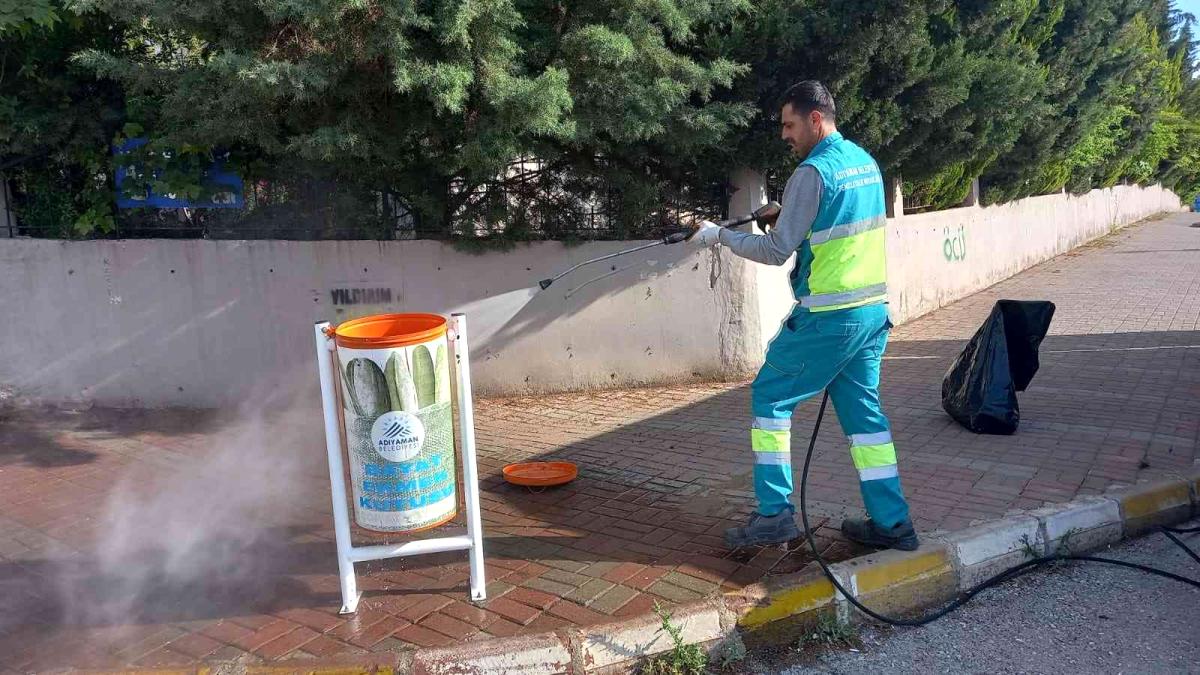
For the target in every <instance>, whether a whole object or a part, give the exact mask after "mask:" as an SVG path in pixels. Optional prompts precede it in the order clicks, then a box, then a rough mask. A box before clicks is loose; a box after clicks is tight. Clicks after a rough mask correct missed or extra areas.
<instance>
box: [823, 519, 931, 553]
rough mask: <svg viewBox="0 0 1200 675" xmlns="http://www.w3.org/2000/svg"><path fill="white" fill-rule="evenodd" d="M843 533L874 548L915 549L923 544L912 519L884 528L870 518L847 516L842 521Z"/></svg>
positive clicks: (851, 539)
mask: <svg viewBox="0 0 1200 675" xmlns="http://www.w3.org/2000/svg"><path fill="white" fill-rule="evenodd" d="M842 534H844V535H846V538H847V539H849V540H850V541H853V542H856V543H859V544H862V545H863V546H872V547H874V548H894V549H899V550H901V551H915V550H917V547H918V546H920V545H921V542H920V541H919V540H918V539H917V531H916V530H914V529H913V524H912V521H911V520H906V521H904V522H902V523H900V524H898V525H896V526H895V527H892V528H888V529H884V528H882V527H880V526H878V525H876V524H875V522H874V521H872V520H871V519H870V518H865V519H863V518H847V519H845V520H843V521H842Z"/></svg>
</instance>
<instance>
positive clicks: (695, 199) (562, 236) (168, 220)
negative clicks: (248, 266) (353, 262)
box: [0, 158, 730, 241]
mask: <svg viewBox="0 0 1200 675" xmlns="http://www.w3.org/2000/svg"><path fill="white" fill-rule="evenodd" d="M601 168H603V167H601ZM603 176H604V174H603V172H602V171H597V172H595V173H593V174H587V175H581V174H578V173H575V172H571V171H569V170H566V169H564V168H563V167H561V166H556V165H553V164H551V163H548V162H544V161H541V160H538V159H533V158H526V159H522V160H520V161H517V162H514V163H512V164H511V165H510V166H509V167H508V168H507V170H505V171H504V172H503V173H502V174H501V175H500V176H498V177H497V178H496V179H495V180H492V181H488V182H484V183H481V184H469V183H468V182H467V181H465V180H456V181H452V182H451V183H450V185H449V189H448V193H447V195H445V198H444V199H443V200H442V201H443V202H444V203H445V204H446V205H447V206H446V209H445V211H446V212H445V213H444V214H442V216H441V217H440V218H430V217H421V216H420V215H419V212H420V210H419V209H418V208H416V207H415V206H414V201H413V200H412V199H411V198H410V197H409V196H406V195H404V194H401V193H399V192H396V191H392V190H388V189H373V190H372V189H362V188H352V187H347V186H345V185H341V184H339V183H338V182H336V181H331V180H319V179H313V178H310V177H306V178H294V177H291V178H280V179H272V180H258V181H246V183H245V185H244V190H243V195H244V198H245V205H244V207H243V208H240V209H183V208H178V209H155V208H137V209H122V210H118V211H117V212H116V227H115V228H114V229H112V230H111V231H108V232H98V231H97V232H89V233H86V234H80V233H77V232H73V231H72V229H71V226H70V224H69V223H64V222H61V220H62V219H54V218H42V219H41V220H40V221H39V222H30V220H28V219H22V218H20V217H15V218H14V217H12V216H11V215H10V217H9V218H7V222H0V227H6V228H7V233H8V235H9V236H15V237H51V238H93V239H100V238H172V239H291V240H333V239H374V240H395V239H440V240H450V241H491V240H510V241H521V240H581V241H586V240H614V239H641V238H649V237H658V236H662V235H663V234H665V233H668V232H671V231H675V230H677V229H680V228H684V227H689V226H690V225H691V223H692V222H693V221H694V220H695V219H697V218H710V219H718V218H721V217H724V216H725V211H726V208H727V203H728V195H729V191H730V188H729V186H728V185H727V184H713V185H711V186H706V187H705V188H704V189H700V190H697V189H696V188H694V187H689V186H687V185H673V184H670V183H667V182H662V181H657V182H654V183H653V187H654V190H653V191H652V192H653V194H655V195H656V196H657V199H655V200H654V203H641V204H638V203H634V204H631V203H630V200H629V199H628V195H625V194H622V192H621V191H620V190H616V189H613V188H611V187H610V186H608V185H607V184H606V182H605V180H604V179H603ZM648 180H652V179H651V178H649V177H648ZM29 198H31V196H29V195H22V194H20V192H19V191H18V192H17V194H16V195H14V200H13V201H14V202H15V206H16V209H15V211H16V212H17V213H18V214H19V213H20V212H21V207H22V200H23V199H25V200H28V199H29ZM10 211H12V210H11V209H10ZM43 212H44V209H43Z"/></svg>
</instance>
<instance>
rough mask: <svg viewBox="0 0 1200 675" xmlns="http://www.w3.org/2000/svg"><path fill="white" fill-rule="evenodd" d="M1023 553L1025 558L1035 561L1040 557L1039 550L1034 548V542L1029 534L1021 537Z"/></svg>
mask: <svg viewBox="0 0 1200 675" xmlns="http://www.w3.org/2000/svg"><path fill="white" fill-rule="evenodd" d="M1021 551H1022V552H1023V553H1024V554H1025V558H1026V559H1028V560H1033V559H1034V558H1037V557H1038V552H1037V549H1036V548H1034V547H1033V542H1032V541H1030V539H1029V535H1028V534H1023V535H1021Z"/></svg>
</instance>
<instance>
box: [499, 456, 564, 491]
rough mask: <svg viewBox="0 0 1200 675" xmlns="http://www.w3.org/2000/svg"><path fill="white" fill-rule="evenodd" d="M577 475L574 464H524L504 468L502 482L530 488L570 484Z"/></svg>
mask: <svg viewBox="0 0 1200 675" xmlns="http://www.w3.org/2000/svg"><path fill="white" fill-rule="evenodd" d="M578 475H579V468H578V467H576V466H575V464H574V462H525V463H522V464H509V465H507V466H505V467H504V480H506V481H508V482H510V483H512V484H514V485H528V486H531V487H545V486H548V485H562V484H563V483H570V482H571V481H573V480H575V477H576V476H578Z"/></svg>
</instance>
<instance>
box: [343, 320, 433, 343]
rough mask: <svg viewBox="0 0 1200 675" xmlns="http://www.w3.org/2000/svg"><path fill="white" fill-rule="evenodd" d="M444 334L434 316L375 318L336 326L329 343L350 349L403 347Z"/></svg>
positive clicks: (351, 321)
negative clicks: (332, 342) (331, 341)
mask: <svg viewBox="0 0 1200 675" xmlns="http://www.w3.org/2000/svg"><path fill="white" fill-rule="evenodd" d="M445 334H446V318H445V317H443V316H439V315H437V314H376V315H374V316H364V317H362V318H361V319H351V320H350V321H346V322H343V323H341V324H338V327H337V328H335V329H334V330H333V340H334V342H336V343H337V345H338V346H339V347H349V348H350V349H385V348H388V347H407V346H409V345H419V344H421V343H423V342H429V341H430V340H432V339H434V338H436V337H438V336H441V335H445Z"/></svg>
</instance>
